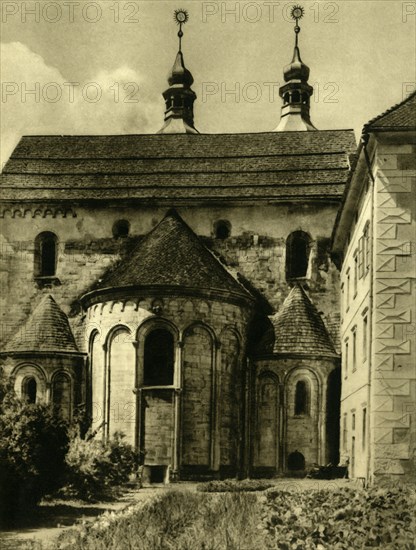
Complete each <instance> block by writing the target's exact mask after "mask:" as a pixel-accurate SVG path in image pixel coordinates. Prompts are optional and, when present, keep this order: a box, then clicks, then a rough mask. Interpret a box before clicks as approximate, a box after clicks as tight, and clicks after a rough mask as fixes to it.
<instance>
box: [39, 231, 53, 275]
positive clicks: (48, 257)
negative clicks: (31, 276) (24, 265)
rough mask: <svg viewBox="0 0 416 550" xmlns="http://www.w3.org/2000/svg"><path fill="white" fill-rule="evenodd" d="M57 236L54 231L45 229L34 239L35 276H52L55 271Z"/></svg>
mask: <svg viewBox="0 0 416 550" xmlns="http://www.w3.org/2000/svg"><path fill="white" fill-rule="evenodd" d="M57 243H58V238H57V236H56V235H55V234H54V233H51V232H49V231H45V232H44V233H40V234H39V235H38V236H37V237H36V240H35V276H36V277H54V276H55V273H56V260H57Z"/></svg>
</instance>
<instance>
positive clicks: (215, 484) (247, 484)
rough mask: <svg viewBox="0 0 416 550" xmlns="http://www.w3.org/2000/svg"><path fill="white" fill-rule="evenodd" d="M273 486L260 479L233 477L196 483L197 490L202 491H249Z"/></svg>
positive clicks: (263, 489)
mask: <svg viewBox="0 0 416 550" xmlns="http://www.w3.org/2000/svg"><path fill="white" fill-rule="evenodd" d="M270 487H273V483H272V482H270V481H264V480H260V479H243V480H241V481H236V480H234V479H226V480H224V481H208V482H207V483H201V484H200V485H198V487H197V490H198V491H201V492H202V493H238V492H249V491H265V490H266V489H270Z"/></svg>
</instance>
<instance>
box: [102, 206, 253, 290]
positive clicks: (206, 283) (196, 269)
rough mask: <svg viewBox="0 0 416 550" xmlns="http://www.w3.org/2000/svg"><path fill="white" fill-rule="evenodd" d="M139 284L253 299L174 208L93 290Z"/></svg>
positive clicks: (140, 285) (141, 285)
mask: <svg viewBox="0 0 416 550" xmlns="http://www.w3.org/2000/svg"><path fill="white" fill-rule="evenodd" d="M137 286H139V287H143V286H152V287H153V286H164V287H169V288H172V287H177V288H178V289H181V291H183V290H184V289H198V290H208V291H220V292H221V293H223V292H224V291H225V292H226V293H227V295H229V294H233V295H235V294H237V295H239V296H240V298H241V296H244V297H245V298H249V299H250V298H251V299H253V297H252V296H251V294H250V293H249V292H248V290H247V289H246V288H245V287H244V286H243V285H242V284H241V283H239V282H238V281H237V279H236V278H234V276H233V275H232V274H231V273H230V272H229V271H228V270H227V268H226V267H225V266H224V265H223V264H222V263H221V262H220V261H219V260H218V259H217V258H216V257H215V256H214V255H213V253H212V252H211V251H210V250H208V248H206V247H205V245H204V244H203V243H202V242H201V241H200V240H199V238H198V237H197V236H196V235H195V233H194V232H193V231H192V229H191V228H190V227H189V226H188V225H187V224H186V223H185V222H184V221H183V219H182V218H181V217H180V216H179V214H178V213H177V212H176V211H175V210H170V211H169V212H168V213H167V214H166V216H165V217H164V218H163V220H162V221H161V222H160V223H159V224H158V225H157V226H156V227H155V228H154V229H153V230H152V231H150V233H148V234H147V235H146V236H145V237H144V239H142V240H141V241H140V242H139V243H138V244H137V246H136V247H135V248H134V249H133V251H131V252H130V254H129V255H128V256H127V257H125V258H124V259H122V260H121V261H120V263H119V264H117V265H116V266H115V267H114V268H113V269H112V270H110V271H109V272H108V273H107V274H106V275H104V276H103V278H102V279H101V281H100V283H99V284H98V286H97V287H96V288H95V289H93V290H92V291H91V292H93V293H94V294H96V293H98V294H100V293H101V289H102V290H104V289H106V291H108V289H109V290H110V291H112V290H113V289H120V288H124V287H137Z"/></svg>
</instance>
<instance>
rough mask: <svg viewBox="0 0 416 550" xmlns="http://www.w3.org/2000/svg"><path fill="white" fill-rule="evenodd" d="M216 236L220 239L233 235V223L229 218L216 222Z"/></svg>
mask: <svg viewBox="0 0 416 550" xmlns="http://www.w3.org/2000/svg"><path fill="white" fill-rule="evenodd" d="M214 232H215V238H216V239H220V240H225V239H228V237H229V236H230V235H231V224H230V222H229V221H227V220H218V221H217V222H215V224H214Z"/></svg>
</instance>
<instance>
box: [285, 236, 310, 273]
mask: <svg viewBox="0 0 416 550" xmlns="http://www.w3.org/2000/svg"><path fill="white" fill-rule="evenodd" d="M310 242H311V239H310V237H309V235H308V234H307V233H305V232H303V231H295V232H294V233H291V234H290V235H289V237H288V238H287V240H286V278H287V279H297V278H299V277H306V274H307V272H308V264H309V253H310Z"/></svg>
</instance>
